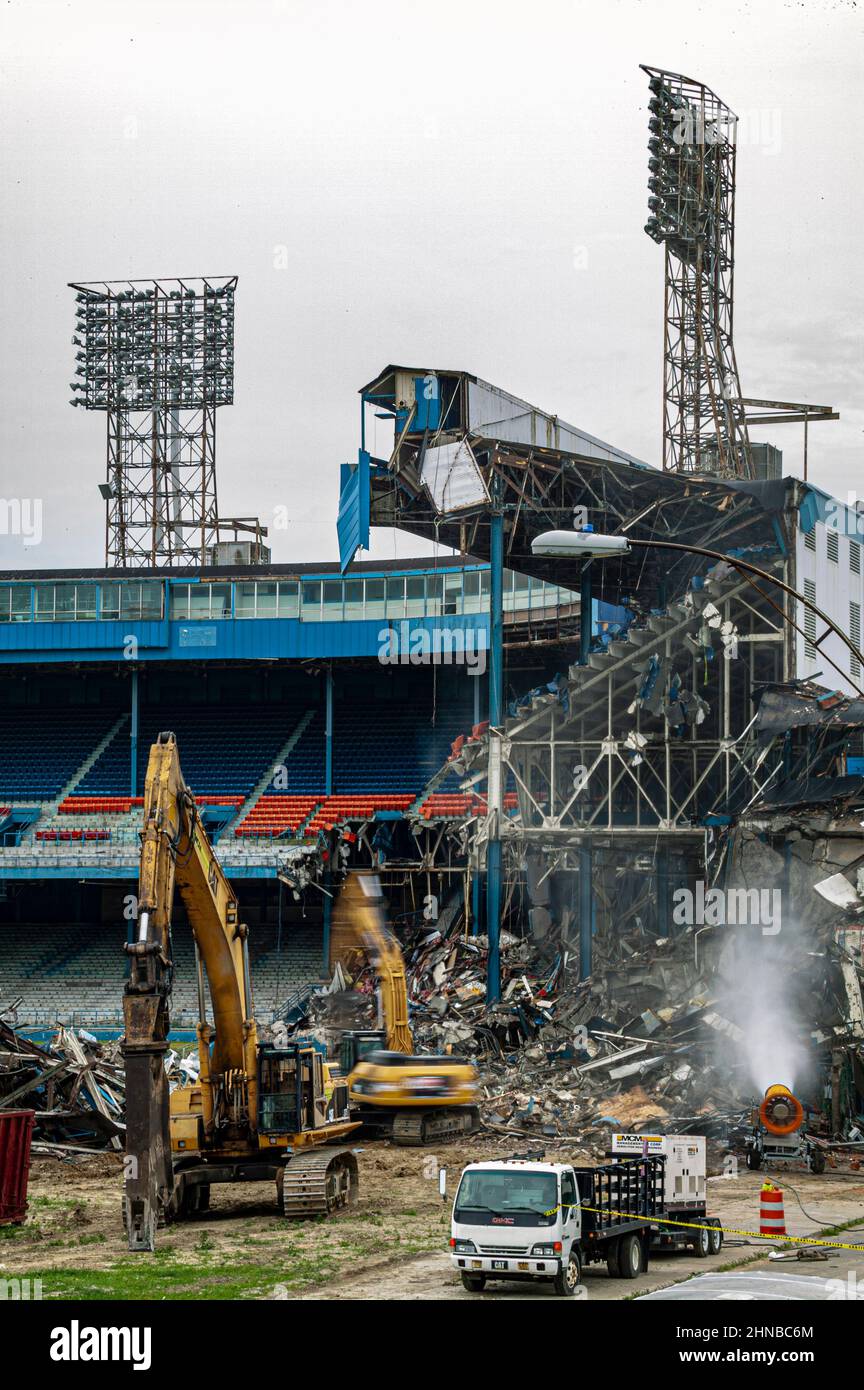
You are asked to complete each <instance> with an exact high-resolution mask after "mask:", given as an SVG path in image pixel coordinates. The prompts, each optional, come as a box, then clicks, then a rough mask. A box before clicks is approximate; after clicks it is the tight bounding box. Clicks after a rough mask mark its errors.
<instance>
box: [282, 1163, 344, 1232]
mask: <svg viewBox="0 0 864 1390" xmlns="http://www.w3.org/2000/svg"><path fill="white" fill-rule="evenodd" d="M281 1186H282V1196H281V1207H282V1215H283V1216H289V1217H295V1218H296V1217H299V1218H302V1217H309V1216H329V1215H330V1213H331V1212H334V1211H337V1210H338V1209H339V1208H340V1207H349V1206H352V1205H353V1204H354V1202H355V1201H356V1200H357V1159H356V1158H355V1157H354V1154H353V1153H352V1152H351V1150H350V1149H326V1148H322V1149H314V1150H310V1151H309V1152H307V1153H300V1154H297V1155H296V1156H295V1157H294V1158H292V1159H291V1160H290V1161H289V1163H288V1166H287V1168H286V1169H285V1172H284V1174H283V1176H282V1184H281Z"/></svg>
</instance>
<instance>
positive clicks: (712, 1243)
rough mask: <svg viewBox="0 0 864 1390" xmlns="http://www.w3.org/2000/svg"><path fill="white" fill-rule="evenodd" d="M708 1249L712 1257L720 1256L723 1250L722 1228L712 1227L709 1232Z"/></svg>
mask: <svg viewBox="0 0 864 1390" xmlns="http://www.w3.org/2000/svg"><path fill="white" fill-rule="evenodd" d="M708 1249H709V1250H710V1252H711V1254H712V1255H719V1254H720V1251H721V1250H722V1249H723V1229H722V1227H721V1226H712V1227H711V1229H710V1230H709V1232H708Z"/></svg>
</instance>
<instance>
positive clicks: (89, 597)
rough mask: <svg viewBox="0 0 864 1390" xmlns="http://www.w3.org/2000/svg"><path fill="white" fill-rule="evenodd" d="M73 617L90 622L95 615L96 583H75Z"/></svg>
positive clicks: (79, 620)
mask: <svg viewBox="0 0 864 1390" xmlns="http://www.w3.org/2000/svg"><path fill="white" fill-rule="evenodd" d="M75 617H76V619H77V621H78V622H79V623H80V622H92V620H93V619H94V618H95V617H96V585H95V584H76V585H75Z"/></svg>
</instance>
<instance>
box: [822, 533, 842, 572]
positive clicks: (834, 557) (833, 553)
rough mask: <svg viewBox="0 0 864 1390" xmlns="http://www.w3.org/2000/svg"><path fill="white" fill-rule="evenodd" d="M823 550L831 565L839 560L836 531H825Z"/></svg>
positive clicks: (838, 538) (838, 541)
mask: <svg viewBox="0 0 864 1390" xmlns="http://www.w3.org/2000/svg"><path fill="white" fill-rule="evenodd" d="M825 550H826V553H827V555H828V559H829V560H830V561H831V563H832V565H836V564H839V561H840V537H839V536H838V535H837V532H836V531H826V532H825Z"/></svg>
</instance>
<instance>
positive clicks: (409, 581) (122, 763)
mask: <svg viewBox="0 0 864 1390" xmlns="http://www.w3.org/2000/svg"><path fill="white" fill-rule="evenodd" d="M595 618H596V620H597V621H598V622H599V621H600V619H601V618H602V614H601V612H600V609H599V607H598V610H597V613H596V614H595ZM505 623H506V627H507V631H508V633H509V635H510V637H511V638H512V639H513V640H512V645H513V648H514V654H513V659H512V661H508V669H512V673H513V674H514V675H515V678H516V680H517V682H518V686H519V687H520V688H524V687H525V686H527V685H530V684H531V682H532V679H541V678H542V679H546V678H547V675H545V674H544V673H548V671H549V669H550V663H554V661H555V660H556V659H558V652H557V651H556V648H557V647H558V644H559V641H560V642H561V644H562V646H561V650H562V652H563V650H564V647H565V646H566V642H567V640H568V639H569V640H570V641H572V636H573V633H574V632H575V631H577V630H578V623H579V601H578V596H577V595H574V594H573V593H571V592H569V591H567V590H564V589H558V588H556V587H555V586H552V585H550V584H547V583H543V582H541V581H539V580H537V579H530V578H528V577H527V576H524V575H521V574H515V573H509V572H508V573H507V574H506V576H505ZM406 631H410V633H411V635H412V640H413V638H414V637H415V636H416V634H417V633H420V634H423V638H424V640H421V642H420V644H419V648H418V649H417V650H416V651H414V649H413V648H412V650H408V646H407V643H406V641H405V634H406ZM400 638H401V641H402V645H401V647H400V645H399V643H400ZM488 638H489V571H488V567H487V566H486V565H484V564H481V563H472V562H467V563H466V562H464V561H462V560H460V561H459V562H458V563H457V562H456V561H455V560H454V559H439V560H437V561H431V560H428V559H427V560H422V561H392V562H389V563H375V562H371V561H370V562H363V563H359V564H355V565H354V566H353V567H352V569H351V571H350V573H349V574H348V575H347V576H343V575H342V574H340V572H339V569H338V567H337V566H330V567H322V566H315V565H309V564H307V565H299V566H293V567H291V566H284V565H266V566H263V565H262V566H252V567H246V568H243V569H219V568H207V569H201V570H192V571H190V570H184V571H182V572H178V571H176V570H161V571H160V570H140V569H139V570H135V571H122V570H112V571H110V572H108V571H106V570H91V571H81V572H74V573H72V572H68V571H62V572H60V571H52V572H44V571H43V572H33V573H23V572H16V573H7V574H2V575H0V943H2V945H0V1008H2V1007H4V1006H6V1007H8V1006H10V1005H12V1004H15V1007H16V1010H17V1017H18V1019H19V1021H20V1022H21V1023H23V1024H25V1025H28V1026H29V1027H31V1028H39V1027H45V1028H50V1027H51V1026H52V1025H55V1024H56V1023H58V1022H66V1023H72V1024H75V1025H77V1026H82V1027H89V1028H95V1029H97V1030H101V1029H105V1030H106V1031H107V1032H108V1033H110V1032H112V1031H117V1030H118V1027H119V1023H120V1019H121V994H122V984H123V977H124V969H125V956H124V952H123V944H124V942H125V941H126V940H127V938H128V934H129V931H130V928H131V924H132V921H133V918H134V892H135V885H136V879H137V861H138V849H139V831H140V826H141V816H142V809H141V808H142V793H143V789H144V777H145V773H146V767H147V759H148V755H149V750H150V746H151V744H152V743H153V741H154V740H155V738H156V736H157V734H158V733H159V732H160V731H161V730H166V729H170V730H173V731H174V732H175V733H176V735H177V740H178V746H179V750H180V757H181V763H182V767H183V772H184V776H185V778H186V781H187V783H188V784H189V786H190V787H191V788H192V790H193V792H194V794H195V796H196V799H197V801H198V803H199V805H200V806H201V807H202V810H203V815H204V817H205V823H206V825H207V827H208V831H209V833H210V835H211V837H212V839H213V841H214V843H215V845H216V849H217V853H218V855H219V857H220V859H221V860H222V862H223V863H224V865H225V868H226V871H227V872H228V874H229V876H230V878H231V880H232V883H233V884H234V885H235V887H236V890H237V893H238V897H239V900H240V904H241V909H242V913H243V917H244V919H245V920H246V922H247V923H248V925H249V926H250V929H251V942H252V955H253V964H254V971H253V973H254V978H255V988H256V1012H257V1013H258V1014H259V1016H261V1017H262V1018H263V1019H265V1020H267V1019H270V1018H272V1017H273V1016H274V1014H275V1013H277V1012H279V1011H283V1010H284V1009H285V1008H286V1007H287V1006H288V1005H290V1001H291V999H292V997H293V996H295V995H296V993H297V991H301V990H302V989H303V988H304V987H307V986H308V985H309V984H310V983H312V982H314V981H316V980H318V979H320V978H321V977H322V973H323V970H324V962H325V957H326V950H327V946H326V923H325V913H324V910H323V901H322V895H321V894H320V892H314V893H313V892H310V893H306V894H302V895H299V896H295V894H294V893H292V892H291V891H290V889H289V888H288V887H286V883H285V881H284V875H283V877H282V878H280V866H282V865H283V864H284V862H285V857H286V855H288V856H290V855H292V854H293V855H301V856H302V855H303V854H304V853H305V852H307V851H311V850H314V849H317V850H318V851H319V852H320V847H321V846H323V845H325V844H326V843H327V836H328V835H329V834H330V832H331V831H332V829H333V827H343V828H345V829H349V830H350V831H351V832H353V833H352V834H350V835H349V841H351V842H353V843H354V850H353V852H355V853H356V854H358V855H360V856H365V862H366V863H369V862H370V858H376V859H377V861H378V862H379V863H382V862H393V863H395V864H398V865H401V866H402V867H403V869H404V870H405V871H406V873H408V874H410V871H411V867H412V865H417V866H418V867H419V862H420V858H421V851H420V849H419V847H418V846H419V841H418V838H417V827H418V825H419V826H420V827H423V826H427V825H428V826H430V827H432V826H434V823H435V822H436V821H437V820H445V819H446V820H452V819H454V818H458V817H460V816H468V815H471V814H473V813H474V812H475V811H476V810H477V807H478V804H479V802H478V798H477V797H476V795H473V794H472V793H471V792H470V790H469V791H467V792H466V791H464V790H460V786H459V782H458V779H456V778H455V776H451V777H447V776H446V775H444V776H443V777H442V776H441V773H440V770H441V768H442V767H444V766H445V765H446V762H447V759H448V756H449V755H450V750H451V747H452V745H453V743H454V741H456V740H459V739H461V738H464V737H471V735H472V730H474V731H476V730H477V728H478V726H482V722H483V719H484V717H485V711H486V707H487V694H486V676H485V660H484V658H485V651H486V648H487V646H488ZM424 641H425V645H424ZM430 651H431V652H433V653H437V655H435V656H434V657H429V656H428V653H429V652H430ZM412 652H413V654H412ZM538 653H539V654H538ZM562 659H565V658H563V657H562ZM397 667H398V673H397V669H396V668H397ZM552 669H554V664H553V665H552ZM517 673H518V674H517ZM397 675H398V678H397ZM372 708H374V710H375V716H376V717H375V718H374V719H370V718H369V717H368V716H369V711H370V709H372ZM433 779H434V781H433ZM430 781H433V789H432V790H430V789H429V787H428V784H429V783H430ZM508 801H509V804H510V806H511V807H512V805H513V803H514V801H515V798H514V797H513V796H512V792H511V795H510V797H509V798H508ZM409 897H410V895H409ZM420 897H421V899H422V892H421V894H420ZM411 900H412V901H413V898H412V899H411ZM174 950H175V959H176V962H177V966H178V968H177V980H176V986H175V994H174V1018H175V1021H176V1022H177V1023H178V1024H179V1025H181V1026H182V1025H183V1024H184V1022H188V1023H189V1024H190V1025H191V1024H192V1023H193V1022H194V1018H195V1013H196V1010H195V1000H194V998H193V992H194V981H195V971H194V968H193V943H192V938H191V933H190V931H189V929H188V926H187V924H186V922H185V920H184V918H183V914H182V909H181V908H180V907H179V904H178V907H177V914H176V918H175V923H174Z"/></svg>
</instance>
